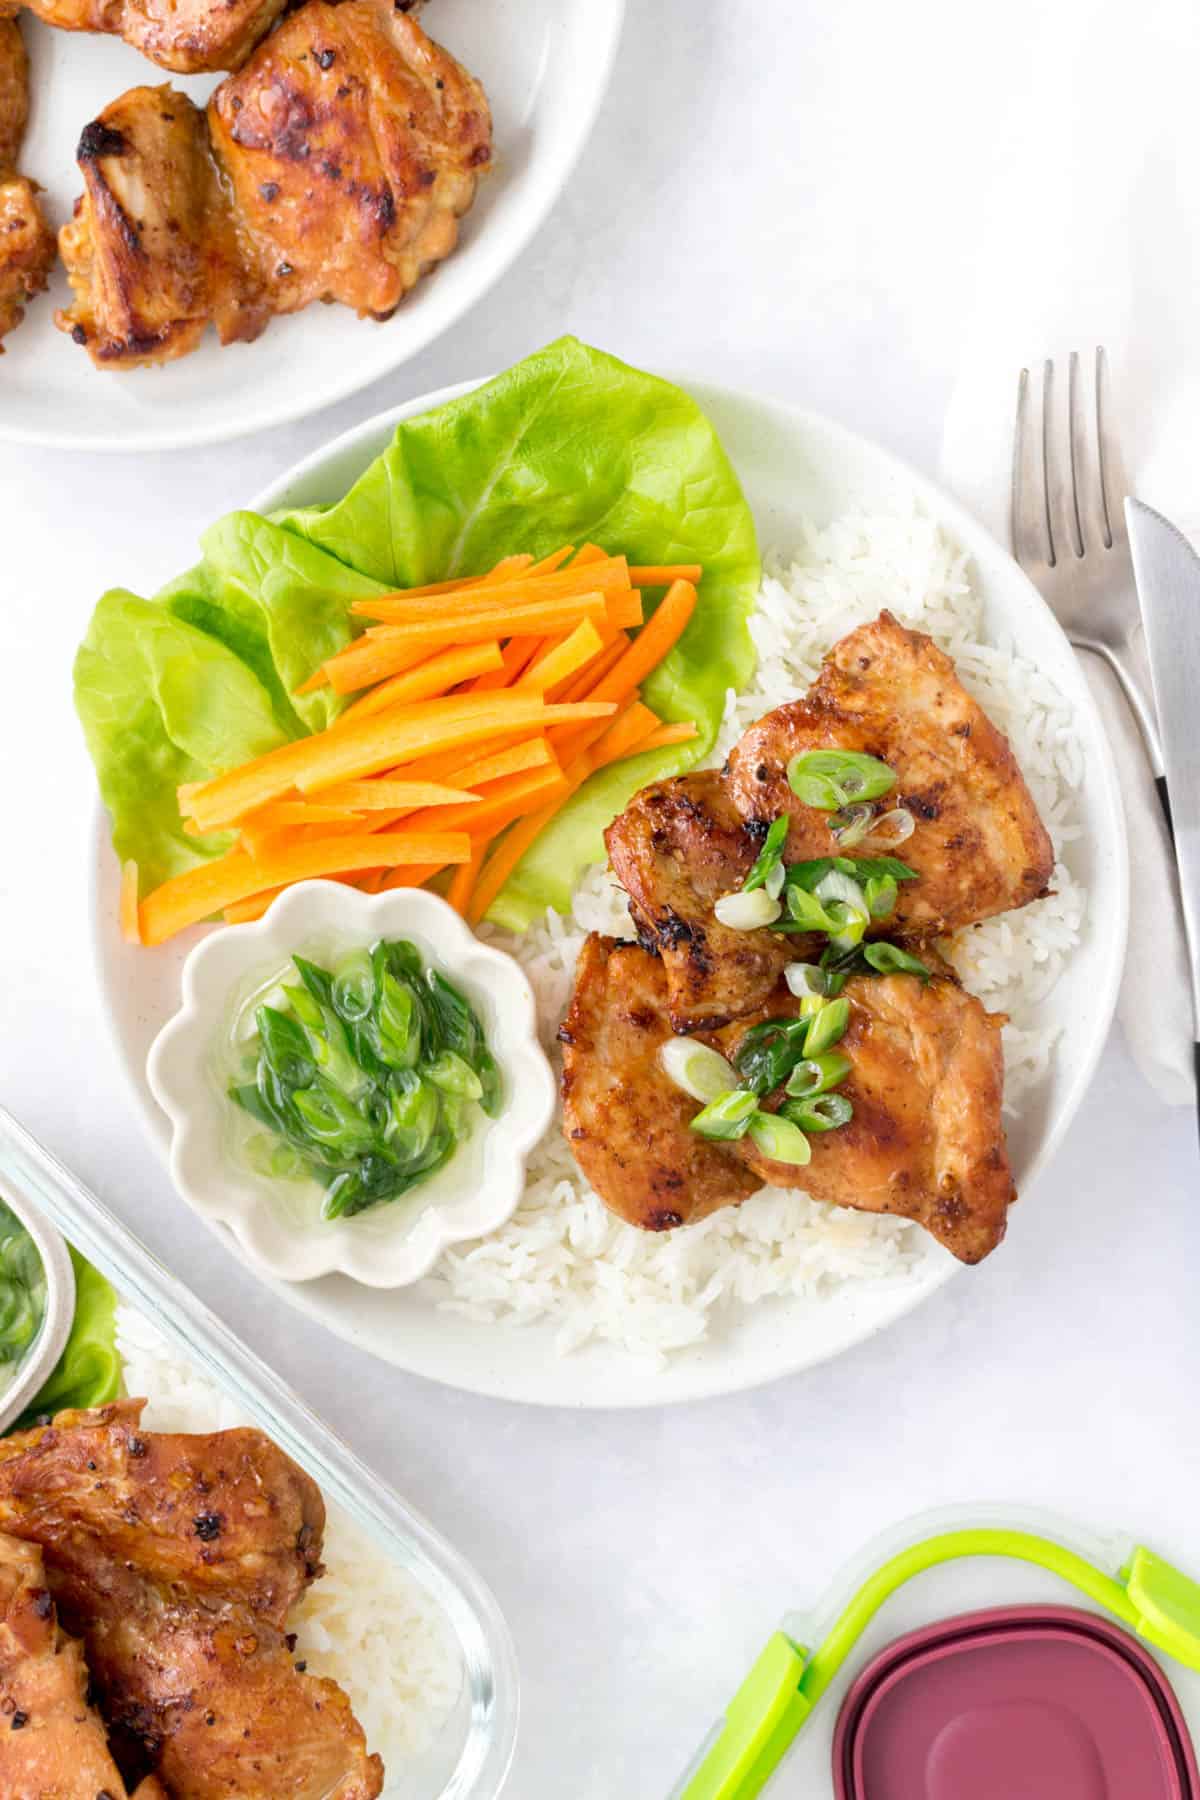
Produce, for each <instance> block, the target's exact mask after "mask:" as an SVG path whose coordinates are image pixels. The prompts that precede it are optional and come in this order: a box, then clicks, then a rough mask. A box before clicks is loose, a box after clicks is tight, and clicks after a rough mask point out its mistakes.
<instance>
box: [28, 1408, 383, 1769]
mask: <svg viewBox="0 0 1200 1800" xmlns="http://www.w3.org/2000/svg"><path fill="white" fill-rule="evenodd" d="M142 1405H143V1402H141V1401H136V1400H132V1401H118V1402H115V1403H114V1404H112V1405H110V1406H106V1407H100V1408H96V1409H94V1410H93V1411H90V1412H81V1413H63V1414H60V1415H59V1416H58V1417H57V1418H56V1419H55V1420H54V1421H53V1422H52V1423H51V1424H50V1425H49V1426H47V1427H44V1428H39V1429H37V1430H33V1431H29V1432H24V1433H21V1434H18V1435H17V1436H15V1437H12V1438H8V1439H6V1440H4V1441H3V1442H2V1443H0V1531H6V1532H8V1533H10V1534H11V1535H13V1536H15V1537H19V1538H22V1539H25V1540H27V1541H29V1542H31V1543H35V1544H37V1545H39V1546H40V1547H41V1548H42V1550H43V1551H44V1553H45V1558H46V1573H47V1580H48V1583H49V1586H50V1590H51V1593H52V1595H53V1597H54V1599H55V1601H56V1603H57V1605H58V1607H59V1610H60V1613H61V1616H62V1619H63V1623H64V1625H65V1626H66V1628H67V1629H68V1630H70V1631H71V1632H73V1633H75V1634H77V1635H79V1636H80V1637H82V1638H83V1640H84V1644H85V1648H86V1654H87V1660H88V1667H89V1669H90V1671H91V1674H92V1677H93V1680H94V1682H95V1685H96V1688H97V1691H98V1695H99V1702H100V1706H101V1710H102V1712H103V1714H104V1716H105V1718H106V1719H107V1720H108V1722H109V1724H110V1726H111V1727H112V1729H113V1733H114V1739H113V1741H114V1747H115V1750H116V1754H117V1757H118V1760H119V1761H120V1763H121V1764H122V1767H124V1768H125V1769H126V1770H127V1779H128V1778H131V1777H132V1776H134V1775H139V1774H141V1773H143V1772H145V1771H146V1770H149V1771H152V1772H154V1773H156V1774H157V1775H158V1776H159V1777H160V1778H161V1780H162V1782H163V1783H164V1784H165V1786H166V1788H167V1790H168V1792H169V1793H170V1794H172V1795H173V1796H175V1797H176V1800H233V1797H234V1796H237V1800H273V1797H274V1796H277V1795H280V1794H287V1795H288V1796H289V1800H375V1796H376V1795H378V1794H379V1793H380V1791H381V1789H382V1785H383V1769H382V1765H381V1763H380V1761H379V1759H378V1757H372V1756H368V1755H367V1752H366V1744H365V1741H364V1738H363V1733H362V1729H361V1727H360V1726H359V1725H358V1722H357V1721H356V1719H355V1718H354V1715H353V1713H352V1711H351V1708H350V1703H349V1701H348V1699H347V1698H346V1696H345V1694H343V1693H342V1691H341V1689H340V1688H338V1687H337V1685H336V1684H335V1683H334V1682H332V1681H325V1680H318V1679H317V1678H315V1677H312V1676H309V1675H306V1674H304V1673H303V1672H302V1671H300V1670H298V1669H297V1668H296V1667H295V1665H294V1663H293V1659H292V1654H291V1650H290V1648H289V1644H288V1640H287V1637H286V1635H285V1627H286V1622H287V1612H288V1608H289V1607H290V1605H291V1604H292V1602H293V1601H294V1600H295V1599H296V1598H297V1597H298V1596H299V1594H300V1593H302V1592H303V1590H304V1588H305V1587H306V1586H307V1584H308V1582H309V1581H311V1580H312V1579H313V1578H314V1577H315V1576H316V1575H317V1574H319V1573H320V1553H321V1537H322V1532H323V1527H324V1507H323V1503H322V1501H321V1497H320V1494H319V1492H318V1490H317V1489H316V1487H315V1486H314V1484H313V1483H312V1482H311V1481H310V1480H309V1478H308V1477H307V1476H306V1475H305V1474H304V1473H303V1472H302V1471H301V1470H299V1469H297V1468H296V1466H295V1465H294V1464H293V1463H292V1462H290V1461H289V1459H288V1458H287V1457H286V1456H284V1455H283V1453H282V1452H281V1451H280V1450H278V1449H277V1448H276V1446H275V1445H273V1444H272V1443H271V1442H270V1441H269V1439H267V1438H265V1437H263V1436H262V1434H261V1433H260V1432H257V1431H225V1432H215V1433H213V1434H211V1435H208V1436H180V1435H173V1434H166V1433H155V1432H146V1431H142V1430H141V1428H140V1426H139V1418H140V1414H141V1409H142Z"/></svg>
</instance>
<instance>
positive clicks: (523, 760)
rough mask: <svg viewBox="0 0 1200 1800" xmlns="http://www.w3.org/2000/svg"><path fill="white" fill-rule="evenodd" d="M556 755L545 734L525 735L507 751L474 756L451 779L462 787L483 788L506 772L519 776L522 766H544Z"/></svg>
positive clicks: (553, 759)
mask: <svg viewBox="0 0 1200 1800" xmlns="http://www.w3.org/2000/svg"><path fill="white" fill-rule="evenodd" d="M557 760H558V759H557V758H556V756H555V754H554V752H553V750H552V749H551V748H550V746H549V744H548V743H547V742H546V740H545V738H544V737H534V738H524V739H522V740H521V742H520V743H517V744H510V745H509V747H508V748H507V749H506V750H496V751H494V752H493V753H492V754H491V755H490V756H481V757H477V758H476V760H475V761H474V762H472V763H466V764H465V765H464V766H463V767H462V768H461V769H456V770H455V771H454V779H455V781H457V782H459V783H460V784H461V786H463V787H465V788H479V787H484V786H486V784H487V783H488V782H489V781H501V780H503V778H504V776H505V775H519V774H520V773H521V772H522V771H523V770H525V769H544V768H545V767H546V765H547V764H548V763H556V762H557Z"/></svg>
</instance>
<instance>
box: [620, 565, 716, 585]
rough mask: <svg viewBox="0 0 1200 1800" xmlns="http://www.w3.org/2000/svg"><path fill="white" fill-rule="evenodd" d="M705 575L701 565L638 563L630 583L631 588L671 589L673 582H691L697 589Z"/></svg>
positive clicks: (631, 571)
mask: <svg viewBox="0 0 1200 1800" xmlns="http://www.w3.org/2000/svg"><path fill="white" fill-rule="evenodd" d="M703 573H704V568H703V565H702V564H701V563H636V564H634V565H633V567H632V568H631V569H630V571H629V582H630V586H631V587H670V585H671V583H672V582H673V581H690V582H691V583H692V586H693V587H695V586H696V584H697V583H698V582H699V580H700V577H701V576H702V575H703Z"/></svg>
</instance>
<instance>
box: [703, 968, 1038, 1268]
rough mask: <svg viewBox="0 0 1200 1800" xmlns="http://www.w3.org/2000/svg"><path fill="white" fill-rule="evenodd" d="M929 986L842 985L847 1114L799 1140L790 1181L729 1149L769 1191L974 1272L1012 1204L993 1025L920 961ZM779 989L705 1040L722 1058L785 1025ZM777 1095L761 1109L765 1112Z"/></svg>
mask: <svg viewBox="0 0 1200 1800" xmlns="http://www.w3.org/2000/svg"><path fill="white" fill-rule="evenodd" d="M924 960H925V962H926V963H927V964H928V965H929V966H930V967H931V968H933V969H934V971H935V973H934V975H933V978H932V979H931V980H930V981H927V982H926V981H922V980H921V978H920V977H919V976H916V975H883V976H862V975H860V976H855V977H854V978H853V979H851V980H850V981H848V982H847V983H846V987H845V989H844V993H845V997H846V999H848V1000H849V1002H850V1022H849V1025H848V1027H847V1030H846V1034H845V1036H844V1037H843V1038H842V1040H841V1042H840V1043H839V1044H838V1046H837V1048H838V1050H839V1051H840V1052H841V1053H842V1054H843V1055H844V1056H846V1057H847V1058H848V1059H849V1061H850V1063H851V1070H850V1073H849V1074H848V1075H847V1076H846V1079H845V1081H844V1082H842V1083H841V1085H840V1087H839V1090H838V1091H839V1092H840V1093H842V1094H844V1095H845V1096H846V1098H847V1099H848V1100H849V1101H850V1102H851V1103H852V1105H853V1107H854V1116H853V1118H852V1119H851V1120H850V1121H849V1122H848V1123H847V1124H845V1125H843V1126H841V1127H840V1128H839V1129H838V1130H836V1131H826V1132H820V1133H814V1134H813V1135H812V1137H811V1138H810V1140H809V1141H810V1144H811V1146H812V1161H811V1162H810V1163H809V1164H808V1165H807V1166H806V1167H804V1168H802V1169H797V1168H795V1167H794V1166H791V1165H789V1164H786V1163H775V1162H772V1161H771V1160H770V1158H768V1157H766V1156H764V1155H763V1154H762V1153H761V1151H760V1150H758V1148H757V1147H756V1146H755V1144H754V1142H753V1140H752V1139H751V1138H749V1137H745V1138H741V1139H739V1140H738V1146H737V1147H738V1149H739V1151H740V1152H741V1154H742V1156H743V1157H744V1159H745V1161H746V1164H747V1166H748V1167H749V1168H750V1169H752V1170H753V1171H754V1173H755V1174H756V1175H757V1176H758V1177H759V1179H760V1180H761V1181H764V1182H770V1183H772V1184H773V1185H774V1186H776V1187H789V1186H795V1187H800V1188H803V1189H804V1191H805V1193H807V1194H810V1195H811V1196H812V1197H813V1199H814V1200H828V1201H832V1202H833V1203H834V1204H835V1205H838V1206H852V1207H855V1208H857V1209H858V1210H859V1211H860V1212H874V1213H892V1214H895V1215H896V1216H897V1217H899V1218H904V1219H913V1220H915V1221H916V1223H917V1224H919V1225H923V1226H924V1228H925V1230H926V1231H928V1232H929V1233H930V1234H931V1236H933V1237H935V1238H936V1239H937V1240H938V1242H939V1243H940V1244H944V1245H945V1247H946V1249H947V1250H949V1251H950V1252H951V1253H952V1254H953V1255H954V1256H956V1257H957V1258H958V1259H959V1261H960V1262H964V1263H977V1262H979V1261H980V1260H981V1259H982V1258H983V1257H985V1256H986V1255H987V1254H988V1252H989V1251H991V1250H994V1249H995V1248H996V1246H997V1244H998V1243H999V1242H1000V1241H1001V1239H1002V1238H1003V1236H1004V1232H1005V1225H1006V1220H1007V1214H1008V1208H1009V1205H1010V1204H1011V1202H1012V1201H1013V1200H1014V1199H1015V1198H1016V1190H1015V1189H1014V1187H1013V1179H1012V1171H1011V1169H1010V1167H1009V1162H1008V1151H1007V1148H1006V1146H1005V1141H1004V1127H1003V1124H1002V1122H1001V1111H1000V1109H1001V1101H1002V1098H1003V1092H1004V1055H1003V1050H1002V1048H1001V1043H1000V1029H1001V1026H1002V1025H1003V1023H1004V1019H1003V1017H1002V1016H1001V1015H999V1014H995V1013H989V1012H987V1011H986V1010H985V1009H984V1007H983V1006H982V1004H981V1003H980V1002H979V1001H978V1000H977V999H975V997H974V996H973V995H972V994H968V993H966V992H965V991H964V990H963V989H962V988H961V987H960V986H959V984H958V982H957V980H956V978H955V977H954V975H953V972H952V971H951V970H950V969H949V968H948V967H947V966H946V965H945V964H944V963H942V962H941V961H940V959H939V958H937V957H935V956H933V954H932V953H931V952H925V954H924ZM799 1007H800V1002H799V1001H798V1000H796V999H795V998H794V997H793V996H792V995H791V994H790V993H789V992H788V990H787V988H786V987H785V986H784V985H782V984H781V985H780V987H779V989H778V991H777V993H776V994H775V995H774V996H773V997H772V999H771V1000H770V1001H769V1002H768V1003H767V1005H766V1006H765V1007H764V1008H763V1009H762V1012H761V1013H760V1014H759V1015H757V1016H756V1017H755V1018H749V1019H742V1020H739V1021H738V1023H737V1024H736V1025H731V1026H729V1027H728V1028H727V1029H726V1030H725V1031H723V1032H720V1033H718V1034H716V1036H715V1037H714V1038H713V1039H712V1040H711V1041H712V1042H713V1043H714V1044H715V1046H716V1047H717V1048H718V1049H720V1050H721V1051H722V1052H723V1053H724V1054H725V1055H727V1056H730V1057H732V1056H734V1055H736V1052H737V1047H738V1045H739V1043H740V1042H741V1040H742V1038H743V1037H744V1036H745V1034H746V1032H747V1031H748V1030H749V1029H750V1027H751V1026H752V1025H754V1024H756V1023H757V1022H758V1020H759V1019H760V1018H762V1019H767V1018H775V1019H778V1018H788V1019H791V1018H795V1017H797V1015H798V1012H799ZM783 1098H784V1096H783V1093H782V1091H780V1092H779V1093H778V1094H775V1095H772V1096H770V1097H768V1099H766V1100H765V1101H764V1102H763V1104H764V1106H765V1107H766V1108H767V1109H768V1110H771V1111H773V1110H774V1109H775V1107H776V1106H777V1105H778V1104H779V1103H780V1102H781V1101H782V1099H783Z"/></svg>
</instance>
